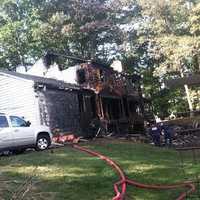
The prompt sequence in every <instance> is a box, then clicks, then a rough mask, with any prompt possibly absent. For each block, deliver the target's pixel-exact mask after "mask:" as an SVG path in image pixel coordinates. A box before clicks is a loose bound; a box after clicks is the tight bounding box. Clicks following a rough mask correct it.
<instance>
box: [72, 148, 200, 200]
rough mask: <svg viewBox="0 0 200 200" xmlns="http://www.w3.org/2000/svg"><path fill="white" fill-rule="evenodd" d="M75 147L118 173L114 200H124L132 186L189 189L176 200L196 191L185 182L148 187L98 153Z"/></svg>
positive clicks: (191, 184) (191, 183)
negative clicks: (118, 179) (129, 176)
mask: <svg viewBox="0 0 200 200" xmlns="http://www.w3.org/2000/svg"><path fill="white" fill-rule="evenodd" d="M73 147H74V148H75V149H77V150H80V151H82V152H86V153H88V154H89V155H91V156H95V157H99V158H100V159H101V160H104V161H106V163H107V164H108V165H110V166H111V167H112V168H113V169H114V170H115V171H116V172H117V174H118V176H119V178H120V181H118V182H116V183H115V184H114V191H115V196H114V197H113V199H112V200H124V198H125V194H126V188H127V185H132V186H135V187H138V188H141V189H148V190H169V189H176V188H189V189H188V190H187V191H186V192H182V193H181V194H180V195H179V197H178V198H177V199H176V200H184V199H185V198H186V197H187V195H189V194H191V193H193V192H194V191H195V190H196V189H195V185H194V183H193V182H183V183H177V184H173V185H148V184H143V183H139V182H137V181H134V180H130V179H128V178H127V177H126V176H125V174H124V172H123V170H122V169H121V168H120V167H119V165H117V163H115V162H114V161H113V160H111V159H110V158H108V157H106V156H104V155H102V154H100V153H98V152H95V151H92V150H90V149H87V148H85V147H81V146H79V145H73ZM119 186H121V190H119Z"/></svg>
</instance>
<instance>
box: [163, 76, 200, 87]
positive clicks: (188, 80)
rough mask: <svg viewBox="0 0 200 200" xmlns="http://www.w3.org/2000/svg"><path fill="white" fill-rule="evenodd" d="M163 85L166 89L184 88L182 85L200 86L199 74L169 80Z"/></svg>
mask: <svg viewBox="0 0 200 200" xmlns="http://www.w3.org/2000/svg"><path fill="white" fill-rule="evenodd" d="M165 85H166V86H167V87H168V88H177V87H184V85H199V86H200V74H193V75H189V76H187V77H183V78H177V79H170V80H167V81H165Z"/></svg>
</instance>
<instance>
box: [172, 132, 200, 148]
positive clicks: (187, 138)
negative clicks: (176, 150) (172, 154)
mask: <svg viewBox="0 0 200 200" xmlns="http://www.w3.org/2000/svg"><path fill="white" fill-rule="evenodd" d="M173 144H174V146H176V147H200V130H199V129H188V130H179V131H177V132H176V133H175V136H174V140H173Z"/></svg>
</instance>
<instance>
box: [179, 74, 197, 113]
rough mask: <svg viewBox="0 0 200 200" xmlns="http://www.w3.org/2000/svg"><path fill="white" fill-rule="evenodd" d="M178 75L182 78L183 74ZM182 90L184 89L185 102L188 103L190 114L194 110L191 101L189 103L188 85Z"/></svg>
mask: <svg viewBox="0 0 200 200" xmlns="http://www.w3.org/2000/svg"><path fill="white" fill-rule="evenodd" d="M180 74H181V77H182V78H183V77H184V74H183V72H182V71H181V72H180ZM184 88H185V93H186V97H187V102H188V106H189V110H190V112H192V111H193V110H194V109H193V105H192V101H191V98H190V91H189V87H188V85H184Z"/></svg>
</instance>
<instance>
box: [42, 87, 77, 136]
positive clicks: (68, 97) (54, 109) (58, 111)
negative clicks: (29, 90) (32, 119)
mask: <svg viewBox="0 0 200 200" xmlns="http://www.w3.org/2000/svg"><path fill="white" fill-rule="evenodd" d="M38 98H39V109H40V119H41V124H43V125H47V126H49V127H50V128H51V129H54V128H59V129H61V130H62V131H65V132H74V133H76V134H77V133H80V115H79V102H78V95H77V93H76V92H70V91H66V90H58V89H48V88H46V89H42V90H40V91H38Z"/></svg>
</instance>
